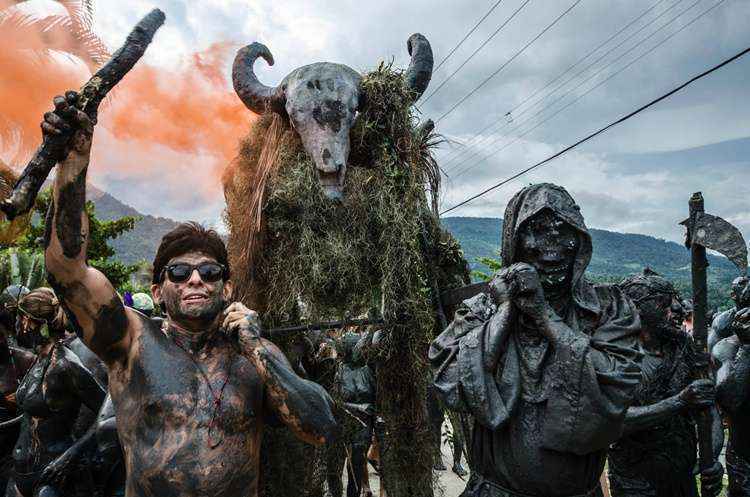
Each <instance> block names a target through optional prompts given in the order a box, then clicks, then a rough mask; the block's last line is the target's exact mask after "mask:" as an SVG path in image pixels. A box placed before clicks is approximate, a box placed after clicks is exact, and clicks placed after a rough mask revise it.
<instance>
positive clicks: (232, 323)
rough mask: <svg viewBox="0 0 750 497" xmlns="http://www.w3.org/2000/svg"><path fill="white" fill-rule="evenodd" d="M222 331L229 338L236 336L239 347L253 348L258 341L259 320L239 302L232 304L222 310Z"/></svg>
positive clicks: (253, 312) (255, 314)
mask: <svg viewBox="0 0 750 497" xmlns="http://www.w3.org/2000/svg"><path fill="white" fill-rule="evenodd" d="M223 316H224V321H223V323H222V329H223V330H224V332H225V333H227V334H228V335H229V336H236V337H237V339H238V340H239V342H240V346H242V347H243V348H244V347H249V348H251V349H252V348H255V347H256V346H257V345H258V343H259V341H260V318H259V317H258V313H257V312H255V311H253V310H250V309H248V308H247V307H246V306H245V305H244V304H242V303H241V302H234V303H233V304H231V305H229V307H227V308H226V309H224V314H223Z"/></svg>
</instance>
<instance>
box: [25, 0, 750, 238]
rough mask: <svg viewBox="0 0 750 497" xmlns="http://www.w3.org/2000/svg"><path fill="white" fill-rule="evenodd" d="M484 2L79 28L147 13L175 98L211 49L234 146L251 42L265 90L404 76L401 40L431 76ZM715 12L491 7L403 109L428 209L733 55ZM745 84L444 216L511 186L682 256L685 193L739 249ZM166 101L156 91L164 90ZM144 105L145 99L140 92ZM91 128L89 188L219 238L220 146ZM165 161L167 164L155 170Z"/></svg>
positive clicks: (747, 180) (230, 7) (114, 15)
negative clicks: (315, 71)
mask: <svg viewBox="0 0 750 497" xmlns="http://www.w3.org/2000/svg"><path fill="white" fill-rule="evenodd" d="M35 1H38V0H35ZM496 3H497V0H461V1H458V0H452V1H449V0H412V1H409V2H402V1H396V0H378V1H376V2H361V1H343V0H286V1H281V0H190V1H187V0H162V1H159V2H152V1H148V0H129V1H128V2H122V1H115V0H98V1H97V3H96V12H95V22H94V30H95V32H97V33H98V34H99V35H100V36H101V38H102V39H103V41H104V42H105V44H106V45H107V46H108V47H110V48H112V49H114V48H116V47H117V46H119V45H120V44H121V43H122V41H123V39H124V38H125V36H126V35H127V33H128V31H129V30H130V29H131V28H132V26H133V25H134V24H135V23H136V22H137V20H138V19H139V18H140V17H141V16H142V15H144V14H145V13H146V12H148V11H149V10H150V9H151V8H153V7H157V6H158V7H159V8H161V9H162V10H163V11H164V12H165V13H166V15H167V23H166V24H165V26H164V27H163V28H162V29H161V30H160V31H159V32H158V33H157V35H156V38H155V40H154V43H153V44H152V45H151V47H150V48H149V50H148V52H147V55H146V57H145V60H144V63H145V64H148V65H149V66H151V67H154V68H158V69H159V70H162V71H167V72H168V73H169V74H170V78H171V79H169V81H170V84H172V83H173V84H175V85H177V86H179V81H180V80H181V78H186V77H189V76H188V75H189V74H190V71H189V70H190V69H191V68H193V69H194V65H193V66H191V65H190V63H186V61H191V60H192V61H193V63H194V62H195V60H196V59H195V54H201V56H205V54H206V53H212V50H216V49H217V47H220V51H221V53H222V56H221V57H219V58H218V59H216V60H214V61H213V62H214V65H213V66H212V67H213V69H217V74H218V76H217V77H219V78H224V82H223V83H221V82H219V83H216V82H215V81H214V83H216V84H217V85H218V86H217V88H220V89H221V91H220V92H218V93H222V96H221V99H222V101H226V102H225V103H226V105H225V106H224V108H223V110H224V112H225V115H223V116H219V117H218V118H216V122H217V123H218V124H217V125H216V126H217V128H218V130H219V131H217V132H216V133H215V134H220V135H221V136H222V137H224V138H227V137H228V138H231V143H233V142H234V141H235V134H236V136H241V135H242V132H243V129H242V128H243V126H245V125H247V126H250V125H251V122H252V120H253V118H254V116H253V115H252V114H251V113H250V112H249V111H247V110H246V109H244V108H243V107H241V105H240V106H238V107H236V108H235V107H233V106H232V105H233V104H235V103H236V102H233V101H232V100H231V98H233V97H231V89H230V88H229V87H228V86H227V82H228V80H229V76H230V67H231V60H232V58H233V54H234V52H235V51H236V49H237V48H239V47H240V46H243V45H245V44H248V43H251V42H253V41H260V42H262V43H264V44H266V45H267V46H268V47H269V48H270V50H271V52H272V53H273V55H274V58H275V60H276V64H275V65H274V66H273V67H269V66H267V65H266V64H265V63H264V62H263V61H259V62H258V63H257V64H256V74H257V75H258V77H259V79H260V80H261V81H262V82H264V83H266V84H268V85H275V84H277V83H278V82H279V81H280V80H281V79H282V78H283V77H284V76H285V75H286V74H287V73H288V72H290V71H291V70H293V69H294V68H296V67H299V66H301V65H305V64H309V63H312V62H319V61H330V62H339V63H344V64H347V65H349V66H350V67H352V68H354V69H356V70H358V71H367V70H368V69H371V68H374V67H376V66H377V64H378V63H379V62H380V61H382V60H386V61H391V60H392V61H393V62H394V64H395V65H397V66H400V67H406V66H407V65H408V62H409V56H408V53H407V51H406V40H407V39H408V37H409V35H411V34H412V33H414V32H420V33H422V34H424V35H425V36H426V37H427V38H428V40H429V41H430V42H431V44H432V49H433V52H434V54H435V60H436V63H439V62H441V61H443V59H444V58H445V56H446V55H447V54H448V53H449V52H450V51H451V49H453V48H454V47H455V46H456V45H457V43H458V42H459V41H460V40H461V39H462V38H463V37H464V35H466V33H467V32H468V31H469V30H470V28H472V27H473V26H474V25H475V24H476V23H477V22H478V21H479V19H480V18H481V17H482V16H483V15H484V14H486V13H487V12H488V11H489V10H490V8H491V7H493V5H495V4H496ZM715 5H717V0H608V1H606V2H605V1H602V0H578V1H576V0H501V1H500V3H499V5H497V6H496V7H495V8H494V9H493V10H492V12H491V13H490V14H489V15H488V16H487V18H486V19H485V20H484V21H483V22H482V23H481V24H480V25H479V26H478V28H477V29H476V30H475V31H474V32H473V34H472V35H471V36H470V37H469V38H468V39H467V40H466V41H465V42H464V43H463V44H462V45H461V46H460V47H459V48H458V49H457V50H456V51H455V52H454V53H453V54H452V55H451V56H450V58H448V59H447V60H446V61H445V63H444V64H442V66H441V67H440V68H439V69H438V70H437V71H435V72H434V74H433V78H432V82H431V85H430V88H428V90H427V92H426V94H425V95H424V96H423V98H422V100H421V101H420V102H418V108H419V111H420V113H421V116H422V118H424V119H426V118H432V119H433V120H436V121H437V128H436V130H437V131H438V132H439V133H441V134H443V135H444V136H445V138H447V139H448V142H449V143H448V144H447V145H445V146H443V147H442V148H441V149H439V150H438V151H437V152H436V155H437V157H438V160H439V163H440V164H441V166H442V167H443V169H444V170H445V172H446V175H447V177H446V178H445V179H444V191H443V195H442V203H441V207H442V209H447V208H450V207H451V206H453V205H455V204H456V203H458V202H459V201H461V200H463V199H465V198H467V197H469V196H471V195H473V194H475V193H477V192H479V191H481V190H484V189H485V188H486V187H488V186H490V185H492V184H495V183H498V182H500V181H501V180H502V179H504V178H506V177H508V176H510V175H512V174H514V173H515V172H517V171H520V170H522V169H524V168H525V167H528V166H529V165H531V164H534V163H536V162H538V161H540V160H542V159H544V158H546V157H547V156H549V155H551V154H553V153H555V152H557V151H559V150H561V149H563V148H565V147H566V146H568V145H570V144H572V143H574V142H576V141H577V140H578V139H580V138H582V137H584V136H586V135H587V134H589V133H591V132H593V131H595V130H597V129H599V128H601V127H603V126H604V125H606V124H609V123H610V122H612V121H614V120H616V119H618V118H620V117H621V116H623V115H625V114H627V113H629V112H630V111H632V110H634V109H636V108H638V107H640V106H641V105H644V104H645V103H647V102H649V101H651V100H653V99H655V98H656V97H658V96H660V95H662V94H663V93H665V92H667V91H669V90H671V89H672V88H674V87H676V86H678V85H679V84H681V83H682V82H684V81H686V80H688V79H690V78H691V77H693V76H695V75H697V74H699V73H700V72H702V71H704V70H705V69H707V68H709V67H711V66H714V65H716V64H718V63H719V62H721V61H723V60H724V59H726V58H729V57H730V56H732V55H734V54H735V53H737V52H739V51H741V50H743V49H745V48H746V44H747V42H748V38H747V20H748V19H750V2H747V1H746V0H723V1H721V2H718V6H716V7H714V6H715ZM570 7H572V9H570V10H569V11H568V12H567V13H566V14H565V15H564V16H562V17H560V16H561V14H563V13H564V12H565V11H566V10H568V9H569V8H570ZM711 7H714V8H713V9H711ZM709 9H711V10H709ZM704 12H705V14H704ZM514 13H515V15H514ZM511 16H512V18H511ZM558 17H560V18H559V19H558V20H557V21H556V22H555V20H556V19H557V18H558ZM509 18H510V20H508V19H509ZM506 21H507V24H506V25H505V26H504V27H503V28H502V29H501V30H500V31H499V32H497V34H496V35H495V36H494V37H492V39H491V40H490V41H489V42H487V43H486V45H485V46H484V47H483V48H482V49H481V50H480V51H479V52H478V53H477V54H476V55H475V56H474V57H473V58H472V59H470V60H468V62H467V59H468V58H469V56H470V55H471V54H472V52H474V51H475V50H476V49H477V48H478V47H479V46H480V45H482V44H483V43H485V41H486V40H487V39H488V37H489V36H490V35H491V34H492V33H493V31H495V30H497V29H498V27H500V26H501V25H502V24H503V23H505V22H506ZM629 24H630V25H629ZM550 25H551V27H549V28H548V29H547V30H546V31H545V32H544V33H543V34H541V36H539V37H538V39H536V40H535V41H533V40H534V39H535V38H536V37H537V35H539V34H540V33H541V32H542V31H543V30H545V28H547V27H548V26H550ZM618 31H620V33H619V34H618V35H617V36H616V37H614V38H613V39H612V40H611V41H609V42H607V43H606V44H604V45H603V46H601V48H599V49H598V50H596V51H595V52H593V53H592V50H594V49H595V48H597V47H599V46H600V45H602V44H603V43H604V42H605V41H607V40H608V39H609V38H610V37H612V36H613V35H615V34H616V33H618ZM670 35H672V36H671V37H670ZM668 37H670V38H668ZM667 38H668V39H667ZM665 40H666V41H665ZM662 42H663V43H662ZM527 44H528V46H527V48H525V49H524V50H523V51H522V52H520V53H519V51H521V50H522V48H523V47H524V46H526V45H527ZM657 45H658V46H657ZM584 57H586V58H584ZM191 58H192V59H191ZM511 59H512V60H511ZM581 59H583V60H581ZM201 60H202V59H201ZM579 61H580V62H579ZM462 64H463V67H460V69H459V66H461V65H462ZM574 64H575V65H574ZM503 65H504V67H503ZM571 66H573V68H572V69H570V70H569V71H568V72H565V71H566V70H567V69H568V68H570V67H571ZM496 71H497V74H496V75H495V76H494V77H490V78H489V79H487V82H486V83H485V84H484V85H483V86H482V87H481V88H479V89H478V90H477V91H476V92H475V93H474V94H473V95H472V96H470V97H469V98H467V99H466V100H465V101H464V102H463V103H461V104H460V105H459V106H458V107H456V108H455V110H453V111H450V112H449V113H447V115H445V114H446V112H448V111H449V110H450V109H451V108H452V107H453V106H454V104H456V103H457V102H459V100H461V99H462V98H463V97H464V96H466V95H467V94H468V93H469V92H470V91H472V90H473V89H474V88H475V87H477V85H478V84H479V83H480V82H482V81H483V80H485V79H486V78H488V77H489V76H490V75H491V74H492V73H493V72H496ZM454 72H455V75H454V76H452V77H450V79H449V80H448V81H447V82H446V84H444V85H443V86H442V87H441V88H440V89H439V91H437V92H436V93H435V94H432V91H433V90H435V89H436V88H438V86H439V85H441V84H442V83H443V82H444V81H445V80H446V78H449V76H451V75H452V74H453V73H454ZM214 76H215V75H213V76H211V77H210V78H209V79H211V78H213V77H214ZM207 77H208V76H207ZM556 78H558V79H556ZM749 80H750V55H748V56H746V57H745V58H742V59H740V60H738V61H737V62H734V63H733V64H730V65H729V66H727V67H724V68H723V69H720V70H719V71H717V72H715V73H713V74H711V75H710V76H708V77H706V78H703V79H702V80H700V81H698V82H696V83H694V84H693V85H691V86H689V87H688V88H686V89H685V90H683V91H682V92H681V93H679V94H677V95H675V96H673V97H672V98H670V99H668V100H666V101H664V102H661V103H659V104H657V105H655V106H654V107H651V108H650V109H648V110H646V111H644V112H643V113H641V114H639V115H637V116H635V117H633V118H632V119H631V120H629V121H628V122H627V123H624V124H622V125H620V126H618V127H615V128H613V129H611V130H609V131H608V132H606V133H605V134H604V135H601V136H599V137H597V138H595V139H593V140H592V141H590V142H587V143H586V144H585V145H583V146H581V147H578V148H576V149H575V150H573V151H571V152H569V153H568V154H566V155H564V156H562V157H561V158H559V159H556V160H554V161H552V162H551V163H549V164H547V165H545V166H543V167H541V168H539V169H536V170H534V171H533V172H531V173H529V174H527V175H524V176H522V177H521V178H519V179H517V180H514V181H512V182H510V183H508V184H507V185H505V186H503V187H501V188H499V189H497V190H495V191H493V192H492V193H490V194H488V195H486V196H484V197H481V198H479V199H477V200H475V201H473V202H471V203H470V204H468V205H466V206H464V207H461V208H459V209H456V210H454V211H451V212H450V213H449V214H447V215H451V216H454V215H455V216H485V217H502V215H503V211H504V209H505V205H506V203H507V201H508V200H509V199H510V197H511V196H512V195H513V194H514V193H515V192H516V191H518V190H519V189H520V188H521V187H523V186H524V185H526V184H529V183H534V182H542V181H549V182H554V183H558V184H561V185H563V186H564V187H566V188H567V189H568V190H569V191H570V192H571V194H572V195H573V197H574V198H575V199H576V200H577V201H578V203H579V204H580V205H581V208H582V213H583V214H584V217H585V218H586V221H587V224H588V225H589V226H590V227H595V228H602V229H610V230H616V231H623V232H631V233H642V234H647V235H653V236H656V237H659V238H664V239H669V240H674V241H680V240H681V239H682V237H683V231H682V228H681V227H679V226H678V225H677V223H678V222H679V221H680V220H682V219H683V218H684V217H685V216H686V211H687V200H688V198H689V197H690V194H691V193H692V192H694V191H699V190H700V191H703V193H704V195H705V197H706V208H707V211H709V212H711V213H713V214H716V215H720V216H722V217H725V218H726V219H728V220H730V221H732V222H733V223H735V224H736V225H737V226H738V227H740V229H741V230H742V231H743V233H744V234H745V237H746V238H750V195H748V194H747V192H748V185H749V184H750V99H748V98H747V88H748V81H749ZM211 81H213V80H211ZM550 82H552V84H551V85H549V86H547V85H548V84H549V83H550ZM222 85H223V86H222ZM166 86H167V91H169V86H170V85H166ZM202 88H203V90H204V91H208V93H205V94H200V95H197V96H196V97H194V98H193V97H191V96H190V92H186V93H187V94H186V95H185V96H180V98H184V99H188V100H191V101H192V100H200V99H204V98H208V99H210V98H211V93H210V91H209V90H211V88H213V87H210V86H206V85H205V84H204V85H203V86H202ZM207 88H208V90H206V89H207ZM228 88H229V89H228ZM145 92H146V93H149V89H148V87H146V88H145ZM139 95H143V93H138V92H123V94H122V95H120V96H117V95H115V99H120V100H123V99H126V100H127V101H126V102H125V103H121V104H119V105H125V106H126V107H127V108H128V110H129V112H130V113H132V114H134V115H135V116H136V119H137V116H138V113H139V107H140V99H141V98H146V99H148V95H146V96H145V97H139ZM206 95H208V97H206ZM428 97H429V98H428ZM161 100H169V99H168V98H166V97H159V98H156V99H154V98H151V102H150V104H149V105H150V107H149V108H150V109H151V111H150V112H152V113H153V112H154V109H156V111H158V110H159V101H161ZM179 102H180V100H179V99H178V100H177V102H171V104H172V105H174V104H176V103H177V104H179ZM188 106H190V105H188ZM511 110H512V111H513V112H511V114H510V117H508V116H507V113H508V112H509V111H511ZM558 111H559V112H558ZM201 112H202V113H203V117H202V120H201V121H200V122H199V123H198V124H196V121H194V120H191V119H188V120H186V121H185V123H184V127H182V128H180V125H181V123H180V119H181V116H180V113H179V112H178V113H174V114H170V115H169V118H170V119H172V120H173V121H174V122H173V123H172V124H173V125H174V126H175V127H176V128H177V129H182V130H184V132H185V133H186V134H188V136H192V137H195V139H196V140H198V141H200V140H201V139H204V140H205V141H206V143H213V142H212V141H211V139H210V138H211V137H210V136H208V137H206V135H207V133H208V134H210V132H209V131H207V130H208V129H209V128H211V127H213V125H212V121H213V119H214V118H213V116H212V115H211V113H212V110H211V106H210V105H209V106H206V107H205V108H202V110H201ZM226 114H231V115H226ZM441 116H444V117H442V118H441ZM547 118H549V119H547ZM131 119H132V116H131ZM127 122H128V123H130V122H132V121H127ZM148 122H149V121H148V119H146V118H144V119H142V126H143V133H142V134H143V135H146V136H148V135H149V133H152V132H153V133H156V132H158V131H159V130H157V129H154V130H152V129H150V128H149V124H148ZM105 127H107V128H108V129H104V130H103V131H102V132H101V134H102V137H103V138H102V139H101V140H98V141H99V142H101V143H102V145H101V146H100V147H99V148H100V150H99V151H98V152H97V153H95V156H96V157H97V162H98V163H102V164H103V163H105V162H106V163H107V167H104V166H101V167H98V166H97V164H93V165H92V168H91V171H90V177H91V180H92V181H93V182H94V183H95V184H96V185H97V186H99V187H101V188H103V189H105V190H107V191H109V192H110V193H112V194H113V195H115V196H116V197H117V198H119V199H120V200H122V201H124V202H126V203H128V204H130V205H132V206H133V207H135V208H136V209H138V210H139V211H141V212H143V213H147V214H153V215H157V216H165V217H171V218H174V219H180V220H183V219H196V220H198V221H201V222H204V223H207V224H212V225H221V221H220V219H221V210H222V208H223V204H224V203H223V196H222V194H221V189H220V186H219V182H218V178H219V173H218V172H217V164H219V163H221V162H222V161H225V160H226V158H227V157H229V156H231V152H232V150H227V147H228V146H229V145H227V144H226V143H225V144H223V147H224V148H223V149H222V152H221V153H219V154H217V153H216V151H215V150H211V148H210V147H193V148H191V147H190V146H184V147H182V148H179V147H178V148H177V149H175V147H173V146H172V145H171V142H167V141H165V142H159V143H155V144H151V145H149V146H144V145H143V136H136V137H133V136H130V137H126V138H123V137H122V135H121V134H118V132H117V130H116V129H115V128H114V127H113V126H109V125H107V126H105ZM230 129H231V130H232V131H231V132H230V131H229V130H230ZM483 130H484V131H483ZM480 132H481V134H480ZM108 133H109V134H110V136H109V137H108V138H107V134H108ZM225 141H226V140H225ZM105 145H106V146H105ZM96 147H97V143H96V141H95V148H96ZM166 163H169V164H180V167H169V168H166V169H164V168H162V167H161V164H166ZM133 171H138V173H137V174H135V173H133ZM196 183H199V184H196Z"/></svg>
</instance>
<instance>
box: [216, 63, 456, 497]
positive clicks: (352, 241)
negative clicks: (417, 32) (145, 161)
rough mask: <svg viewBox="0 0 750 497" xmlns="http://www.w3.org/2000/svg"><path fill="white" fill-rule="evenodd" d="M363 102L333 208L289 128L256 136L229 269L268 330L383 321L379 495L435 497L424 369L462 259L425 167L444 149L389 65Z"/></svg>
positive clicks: (271, 125)
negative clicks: (373, 318) (441, 285)
mask: <svg viewBox="0 0 750 497" xmlns="http://www.w3.org/2000/svg"><path fill="white" fill-rule="evenodd" d="M362 90H363V93H364V95H365V96H366V105H365V108H364V109H362V110H361V112H360V115H359V116H358V119H357V122H356V124H355V126H354V128H353V129H352V131H351V135H350V136H351V153H350V157H349V163H348V169H347V172H346V182H345V188H344V198H343V200H342V201H340V202H338V201H337V202H334V201H331V200H329V199H328V198H326V196H325V195H324V193H323V190H322V188H321V186H320V183H319V181H318V178H317V173H316V170H315V167H314V164H313V162H312V160H311V159H310V158H309V157H308V156H307V154H306V153H305V151H304V149H303V148H302V144H301V141H300V140H299V137H298V136H297V135H296V133H295V132H294V131H293V130H292V129H291V128H290V127H289V125H288V123H286V122H285V121H283V120H281V118H279V117H275V116H269V115H266V116H263V118H262V119H261V121H260V122H259V123H257V124H256V126H255V127H254V128H253V129H252V131H251V133H250V134H249V135H248V137H247V138H246V139H245V141H244V142H243V145H242V149H241V153H240V156H239V157H238V159H237V161H236V162H235V164H233V167H232V168H231V169H230V172H229V174H228V175H227V177H226V178H225V194H226V197H227V212H226V221H227V224H228V226H229V228H230V257H231V258H232V264H233V273H234V274H235V276H234V279H235V280H236V281H235V284H236V286H237V287H238V290H239V292H240V295H242V296H243V297H244V300H246V302H247V303H249V304H250V305H253V306H255V307H256V308H259V309H260V310H261V312H262V313H263V315H264V319H265V324H266V325H267V326H278V325H280V324H282V323H283V324H288V323H289V322H290V321H293V320H294V319H295V317H296V319H301V320H303V321H304V320H307V321H310V322H314V321H318V320H323V319H337V318H341V317H342V316H343V315H344V314H345V313H350V314H352V315H357V314H364V313H365V312H367V310H368V309H370V308H372V307H373V306H376V307H381V308H382V313H383V317H384V318H385V320H386V322H387V323H388V325H387V328H386V332H387V333H386V339H385V340H384V343H383V345H382V347H381V348H380V350H379V353H378V354H379V355H378V371H377V375H378V395H377V398H378V411H379V414H380V415H381V416H382V417H383V418H385V421H386V430H387V433H388V436H387V443H386V447H385V448H384V449H385V450H383V453H382V457H383V463H384V465H385V474H384V480H385V481H384V483H385V485H386V489H387V491H388V494H389V497H402V496H407V495H408V496H432V483H433V481H432V458H431V448H430V433H429V424H428V423H427V420H426V419H425V416H426V412H425V406H424V402H425V391H426V386H427V382H428V377H429V373H428V365H427V361H426V355H427V349H428V347H429V343H430V340H431V338H432V337H433V335H434V333H435V329H436V326H435V325H436V321H435V302H436V297H437V296H436V282H437V281H438V280H447V279H448V277H443V276H440V275H437V274H435V272H434V268H433V267H432V266H433V265H434V264H439V263H440V260H443V259H444V260H452V259H451V255H450V252H451V250H453V249H454V248H455V247H453V245H452V244H451V243H452V242H450V240H449V239H447V238H446V237H445V236H444V235H443V234H441V232H440V229H439V227H438V219H437V215H436V214H435V207H434V205H430V203H429V202H428V198H432V199H433V202H434V200H435V198H436V195H437V191H438V189H439V172H438V169H437V165H436V163H435V161H434V159H433V158H432V155H431V153H430V148H431V146H432V145H434V144H435V143H436V138H435V136H434V135H431V134H427V135H426V134H425V133H423V132H421V131H420V130H418V129H417V128H416V126H415V123H416V119H415V116H414V111H413V110H412V106H411V103H412V100H413V95H412V94H411V92H410V91H409V89H408V88H407V87H406V86H405V84H404V82H403V78H402V74H401V73H400V72H399V71H395V70H394V69H393V68H392V67H391V66H390V65H386V64H381V65H380V67H378V68H377V69H376V70H375V71H373V72H371V73H369V74H367V75H365V76H364V78H363V81H362ZM269 144H271V145H269ZM248 205H251V206H252V205H257V206H260V207H259V208H261V209H262V215H260V216H258V215H257V214H258V211H257V210H254V209H253V208H251V209H248ZM441 240H442V241H441ZM441 243H442V244H443V246H444V247H450V249H449V250H442V249H440V246H441ZM441 253H442V255H441ZM446 254H448V255H447V256H446ZM454 255H455V254H454ZM441 258H442V259H441ZM462 264H463V266H462V267H465V261H463V262H462ZM459 265H460V264H459ZM459 272H460V270H459ZM238 273H239V276H238ZM243 278H244V279H243ZM451 278H452V276H451ZM453 280H455V278H453ZM283 345H284V344H282V346H283ZM287 345H288V344H287Z"/></svg>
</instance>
